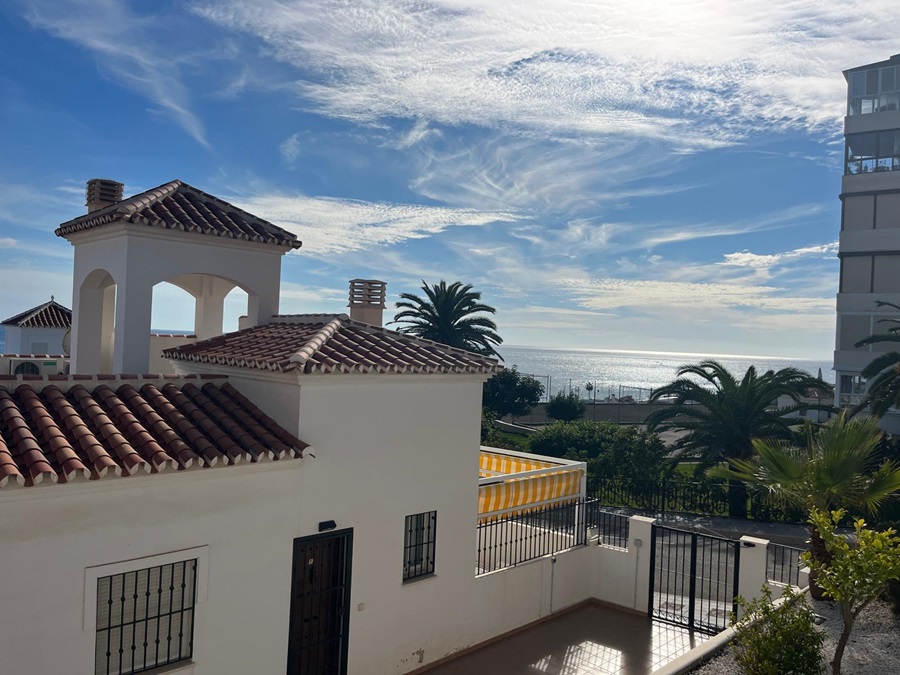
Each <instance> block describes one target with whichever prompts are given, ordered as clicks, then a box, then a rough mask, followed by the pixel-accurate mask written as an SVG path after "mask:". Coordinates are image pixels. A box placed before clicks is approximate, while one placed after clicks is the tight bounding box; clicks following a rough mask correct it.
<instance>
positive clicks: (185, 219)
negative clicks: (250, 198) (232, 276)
mask: <svg viewBox="0 0 900 675" xmlns="http://www.w3.org/2000/svg"><path fill="white" fill-rule="evenodd" d="M117 221H118V222H125V223H136V224H138V225H146V226H150V227H160V228H164V229H167V230H181V231H183V232H196V233H199V234H209V235H214V236H217V237H225V238H228V239H238V240H244V241H254V242H259V243H262V244H274V245H276V246H288V247H290V248H300V246H301V243H300V240H299V239H297V237H296V236H294V234H292V233H291V232H288V231H287V230H285V229H282V228H280V227H278V226H277V225H273V224H272V223H270V222H269V221H267V220H263V219H262V218H258V217H257V216H254V215H252V214H250V213H247V212H246V211H242V210H241V209H239V208H237V207H236V206H233V205H232V204H229V203H228V202H226V201H223V200H221V199H219V198H218V197H214V196H212V195H210V194H207V193H205V192H203V191H202V190H198V189H197V188H195V187H193V186H191V185H188V184H187V183H183V182H181V181H180V180H174V181H172V182H170V183H166V184H165V185H160V186H159V187H157V188H154V189H152V190H147V191H146V192H142V193H140V194H137V195H134V196H132V197H128V198H127V199H123V200H122V201H120V202H117V203H116V204H112V205H111V206H107V207H106V208H103V209H100V210H99V211H94V212H93V213H88V214H86V215H83V216H79V217H78V218H75V219H73V220H70V221H68V222H65V223H63V224H62V225H60V226H59V227H58V228H57V229H56V235H57V236H59V237H65V236H67V235H69V234H72V233H74V232H80V231H81V230H88V229H91V228H94V227H101V226H103V225H107V224H109V223H113V222H117Z"/></svg>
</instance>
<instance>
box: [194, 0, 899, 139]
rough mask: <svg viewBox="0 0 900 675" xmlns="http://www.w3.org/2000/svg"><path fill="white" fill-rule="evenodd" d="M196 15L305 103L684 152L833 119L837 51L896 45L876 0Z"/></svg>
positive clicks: (272, 8)
mask: <svg viewBox="0 0 900 675" xmlns="http://www.w3.org/2000/svg"><path fill="white" fill-rule="evenodd" d="M195 8H196V11H197V12H198V13H200V14H202V15H203V16H205V17H206V18H208V19H209V20H211V21H214V22H216V23H217V24H219V25H222V26H226V27H228V28H231V29H234V30H239V31H246V32H249V33H250V34H252V35H254V36H256V37H258V38H259V39H260V40H263V41H264V42H265V43H266V44H267V46H268V48H269V49H270V50H271V51H272V53H273V54H274V55H275V57H276V58H278V59H279V60H281V61H282V62H284V63H287V64H290V65H293V66H294V67H296V68H297V69H299V70H302V71H304V72H306V73H310V74H309V75H308V76H307V78H306V79H305V80H304V81H302V82H301V83H300V84H299V85H298V86H299V93H300V94H301V95H302V96H303V97H304V98H305V99H306V100H307V101H309V102H310V105H311V107H312V108H313V109H315V110H317V111H320V112H323V113H324V114H327V115H331V116H334V117H340V118H345V119H351V120H355V121H358V122H364V123H365V122H373V121H376V120H379V119H385V118H397V117H399V118H415V119H419V120H427V121H433V122H437V123H440V124H447V125H460V124H476V125H482V126H489V127H493V128H504V127H506V126H509V125H511V126H512V127H514V128H518V129H526V130H531V131H537V132H540V133H542V134H546V135H550V136H554V137H567V136H568V137H571V136H577V137H584V136H593V137H603V136H606V135H609V134H632V135H637V136H640V137H644V138H647V137H651V138H662V139H666V140H667V141H670V142H672V143H675V144H676V145H678V146H680V147H681V148H682V150H685V151H688V152H690V151H693V150H695V149H697V148H699V147H714V146H717V145H721V144H724V143H732V142H734V141H736V140H738V139H740V138H742V137H743V136H745V135H746V134H747V133H749V132H751V131H752V130H756V129H763V128H766V129H771V128H787V127H795V126H800V127H807V128H818V127H821V126H823V125H824V126H827V127H828V128H829V129H832V130H834V129H836V128H837V123H838V121H839V117H840V114H841V109H842V107H843V106H842V102H843V96H844V86H845V85H844V83H843V81H842V79H841V77H840V75H839V72H840V71H841V69H843V68H846V67H847V66H848V65H853V64H848V63H847V58H848V57H847V55H848V54H851V55H852V56H853V60H854V62H859V63H865V62H867V61H873V60H878V59H881V58H884V57H885V56H886V55H888V54H890V53H892V51H893V50H895V47H896V45H895V44H892V42H891V41H892V39H893V38H894V36H893V35H892V34H890V30H889V29H888V28H886V27H885V28H884V29H879V26H883V25H884V17H886V16H891V13H892V11H893V8H894V5H893V3H891V2H888V1H887V0H868V1H866V2H862V1H861V0H857V1H855V2H845V3H821V2H819V1H818V0H798V1H796V2H791V3H781V4H773V3H771V2H768V0H749V1H748V2H742V3H722V2H719V1H718V0H700V1H699V2H698V1H696V0H673V1H672V2H666V3H661V2H655V1H652V0H635V1H633V2H627V3H625V2H612V1H609V0H608V1H597V2H592V3H588V2H582V1H580V0H556V1H555V2H553V3H547V2H546V1H545V0H520V1H519V2H515V3H512V2H497V1H496V0H437V1H435V2H430V3H412V2H405V1H403V0H395V1H387V0H357V1H356V2H352V3H339V4H337V3H329V4H319V3H296V4H292V5H291V4H286V3H283V2H278V1H276V0H230V1H227V2H216V3H210V2H203V3H198V4H197V5H196V6H195Z"/></svg>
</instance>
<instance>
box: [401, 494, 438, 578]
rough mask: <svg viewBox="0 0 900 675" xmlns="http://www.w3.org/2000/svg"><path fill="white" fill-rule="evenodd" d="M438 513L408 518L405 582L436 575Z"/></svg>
mask: <svg viewBox="0 0 900 675" xmlns="http://www.w3.org/2000/svg"><path fill="white" fill-rule="evenodd" d="M436 533H437V511H426V512H425V513H416V514H415V515H412V516H406V530H405V531H404V534H403V581H409V580H411V579H416V578H418V577H424V576H427V575H429V574H434V544H435V541H436V538H435V536H436Z"/></svg>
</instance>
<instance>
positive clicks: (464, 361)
mask: <svg viewBox="0 0 900 675" xmlns="http://www.w3.org/2000/svg"><path fill="white" fill-rule="evenodd" d="M163 356H165V357H167V358H170V359H176V360H181V361H196V362H200V363H214V364H219V365H225V366H234V367H238V368H254V369H258V370H270V371H280V372H292V371H293V372H297V371H299V372H302V373H494V372H496V371H497V370H499V369H500V366H499V364H498V362H497V361H495V360H494V359H491V358H488V357H486V356H482V355H480V354H475V353H473V352H467V351H465V350H463V349H455V348H453V347H448V346H446V345H442V344H439V343H437V342H432V341H430V340H423V339H421V338H418V337H415V336H412V335H406V334H404V333H398V332H396V331H392V330H388V329H385V328H381V327H377V326H372V325H370V324H366V323H362V322H360V321H353V320H352V319H350V318H349V317H348V316H347V315H346V314H336V315H332V314H297V315H280V316H276V317H273V319H272V323H268V324H264V325H262V326H255V327H253V328H247V329H244V330H241V331H237V332H235V333H227V334H225V335H220V336H217V337H213V338H210V339H208V340H203V341H201V342H195V343H193V344H189V345H182V346H180V347H173V348H171V349H166V350H164V351H163Z"/></svg>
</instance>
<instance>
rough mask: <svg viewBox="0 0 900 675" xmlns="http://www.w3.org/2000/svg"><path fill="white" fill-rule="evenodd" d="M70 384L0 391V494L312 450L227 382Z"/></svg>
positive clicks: (293, 455)
mask: <svg viewBox="0 0 900 675" xmlns="http://www.w3.org/2000/svg"><path fill="white" fill-rule="evenodd" d="M204 379H205V378H204ZM120 381H121V379H120ZM20 382H21V379H20ZM71 382H72V384H73V386H71V387H70V388H69V389H68V391H63V389H61V388H60V387H59V386H57V385H56V384H49V383H47V384H45V385H43V386H40V385H33V384H31V383H22V384H20V385H19V386H18V387H17V388H16V389H15V391H10V390H8V389H7V388H6V387H3V386H0V489H4V488H7V489H8V488H10V487H14V486H22V485H24V486H33V485H37V484H39V483H40V482H42V481H45V480H46V481H47V482H60V483H67V482H70V481H72V480H75V479H77V478H82V477H83V478H87V477H90V478H92V479H100V478H103V477H104V476H107V475H118V476H130V475H133V474H135V473H137V472H140V471H141V470H142V469H143V470H148V471H150V472H152V473H158V472H160V471H164V470H166V469H175V468H179V469H188V468H191V467H192V466H195V467H196V466H204V467H209V466H214V465H216V464H217V463H219V461H220V460H221V463H222V464H236V463H238V462H239V461H240V460H241V459H244V458H247V459H249V460H250V461H254V462H255V461H258V460H260V459H280V458H283V457H286V456H287V457H302V456H303V451H304V449H306V448H307V447H308V446H307V444H306V443H303V442H302V441H300V440H299V439H298V438H296V437H295V436H293V435H292V434H290V433H289V432H288V431H287V430H285V429H284V428H282V427H281V426H279V425H278V424H277V423H276V422H275V421H274V420H272V419H271V418H270V417H268V416H266V415H265V414H264V413H262V411H261V410H259V408H257V407H256V406H255V405H253V403H251V402H250V401H249V400H248V399H247V398H246V397H244V396H243V395H241V394H240V393H239V392H238V391H237V390H236V389H235V388H234V387H232V386H231V385H229V384H227V383H224V384H223V385H222V386H221V387H220V386H218V385H216V384H214V383H213V382H208V381H207V382H205V383H204V385H203V390H202V391H201V390H200V389H199V388H198V387H197V386H196V385H194V384H192V383H190V382H188V383H187V384H185V385H184V386H183V387H179V386H178V385H176V384H175V383H173V382H170V381H167V382H166V384H165V385H164V386H163V387H162V390H160V389H158V388H157V386H156V385H155V384H153V383H152V382H147V381H143V380H139V381H136V382H134V383H131V382H122V383H121V384H120V386H119V388H118V390H117V391H113V390H112V388H111V387H110V386H109V385H107V384H104V383H99V382H97V381H95V385H96V386H94V385H91V384H88V386H84V385H82V384H74V382H75V378H72V379H71ZM135 386H139V387H140V391H138V389H136V388H135ZM91 387H93V388H91Z"/></svg>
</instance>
